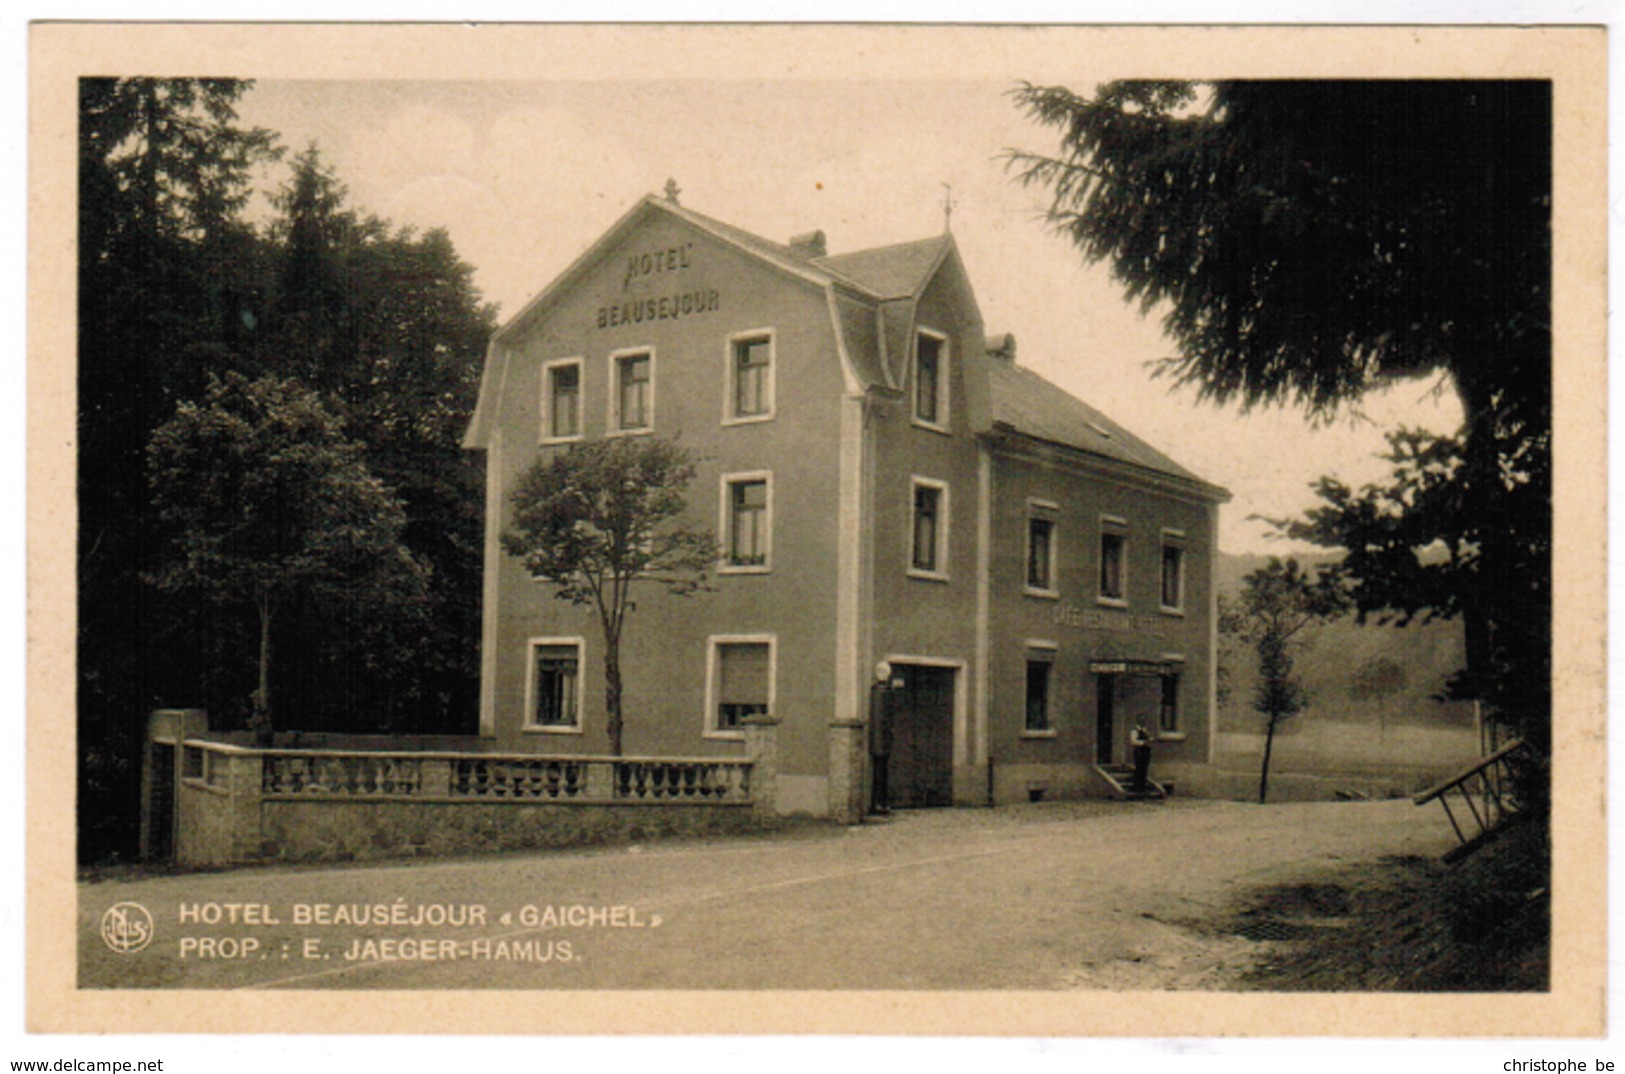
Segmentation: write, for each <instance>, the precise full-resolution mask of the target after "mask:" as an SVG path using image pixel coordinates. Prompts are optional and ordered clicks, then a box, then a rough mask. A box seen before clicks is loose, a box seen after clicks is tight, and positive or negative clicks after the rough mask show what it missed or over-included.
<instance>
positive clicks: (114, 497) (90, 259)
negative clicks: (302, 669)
mask: <svg viewBox="0 0 1625 1074" xmlns="http://www.w3.org/2000/svg"><path fill="white" fill-rule="evenodd" d="M247 88H248V83H245V82H240V81H235V80H229V79H159V78H129V79H110V78H89V79H83V80H81V82H80V85H79V123H80V127H79V176H78V185H79V265H78V272H79V281H78V354H77V360H78V378H77V386H78V409H79V414H78V490H77V491H78V507H79V541H78V550H77V553H78V554H77V573H78V577H77V583H78V623H79V649H78V676H77V683H78V693H77V704H78V723H79V742H80V744H81V754H80V767H79V787H78V790H79V801H80V817H81V818H82V820H83V823H82V824H81V825H80V847H81V851H82V852H83V853H85V854H86V855H87V856H100V855H101V854H103V853H105V852H107V851H109V850H111V849H114V848H116V847H119V846H128V845H131V844H133V841H134V837H133V833H134V825H135V818H136V815H137V811H136V808H135V772H134V765H135V763H136V761H137V759H138V757H139V753H138V749H137V746H138V743H139V736H140V733H141V728H142V726H143V721H144V719H145V713H146V711H147V710H148V709H150V708H152V707H153V706H154V705H155V704H160V703H166V702H167V703H176V704H190V703H197V702H198V701H199V699H200V698H201V696H202V694H203V692H205V691H206V689H207V686H208V684H207V677H208V676H207V668H208V666H209V663H208V659H207V656H208V652H209V648H210V646H212V645H213V644H215V643H216V642H217V641H218V640H219V639H220V638H221V636H222V635H223V634H224V633H226V632H227V629H226V628H224V627H223V625H222V624H218V623H214V622H211V621H210V617H209V616H208V615H205V614H195V613H192V612H191V610H189V609H183V608H179V607H175V606H172V605H171V603H170V602H168V601H167V600H164V599H161V598H159V599H155V598H154V595H153V594H152V593H151V592H150V590H147V589H146V588H144V587H143V586H142V583H141V581H140V578H141V575H142V573H143V572H144V571H145V570H147V569H148V568H150V567H151V565H152V564H151V558H150V557H151V550H152V548H153V547H154V545H155V543H156V540H157V523H156V519H155V516H154V514H153V512H152V510H151V507H150V505H149V503H148V500H147V495H146V484H145V472H144V463H143V449H144V446H145V444H146V440H147V437H148V435H149V434H150V433H151V431H152V429H153V428H155V427H156V426H157V425H158V424H159V423H160V422H162V421H163V420H164V419H165V418H167V417H168V416H169V414H170V413H171V412H172V411H173V409H174V406H175V403H176V401H177V400H179V399H183V398H187V397H189V396H191V395H194V394H196V393H197V392H198V391H200V390H201V388H202V385H203V378H204V371H205V369H206V368H209V367H213V366H216V365H218V364H221V363H228V364H229V363H230V362H232V361H234V360H236V359H235V356H236V355H239V354H240V353H242V352H244V351H246V350H247V349H248V347H249V346H250V344H249V342H248V341H246V340H245V339H244V338H243V334H244V332H245V331H246V327H245V324H246V323H247V322H251V321H252V320H253V308H254V300H253V296H254V294H255V293H256V287H255V282H254V279H253V266H254V263H255V257H254V254H253V238H252V233H251V231H250V230H249V229H248V227H247V226H246V225H245V224H244V223H243V221H242V210H243V207H244V204H245V202H246V199H247V197H248V196H249V194H250V191H251V185H250V184H251V178H252V172H253V169H254V168H255V167H256V166H257V165H258V164H259V163H261V162H263V161H265V160H268V159H271V158H272V157H274V156H275V154H276V152H277V149H276V145H275V139H274V137H273V135H272V134H271V133H270V132H268V131H264V130H260V129H245V128H243V127H242V126H241V125H240V124H238V122H237V117H236V112H235V106H236V103H237V102H238V101H239V100H240V98H241V96H242V94H243V92H244V91H245V90H246V89H247ZM160 653H161V654H162V655H163V658H162V659H158V658H157V657H158V654H160Z"/></svg>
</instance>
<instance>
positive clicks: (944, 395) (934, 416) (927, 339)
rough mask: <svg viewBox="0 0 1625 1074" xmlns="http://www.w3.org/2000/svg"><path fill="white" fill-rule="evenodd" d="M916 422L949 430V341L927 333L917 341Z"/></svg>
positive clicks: (915, 379)
mask: <svg viewBox="0 0 1625 1074" xmlns="http://www.w3.org/2000/svg"><path fill="white" fill-rule="evenodd" d="M914 422H915V424H917V425H924V426H926V427H928V428H932V429H936V430H938V431H941V432H946V431H947V430H948V339H947V337H946V336H941V335H938V334H937V333H935V332H929V331H924V330H922V331H920V332H919V333H918V334H917V335H915V337H914Z"/></svg>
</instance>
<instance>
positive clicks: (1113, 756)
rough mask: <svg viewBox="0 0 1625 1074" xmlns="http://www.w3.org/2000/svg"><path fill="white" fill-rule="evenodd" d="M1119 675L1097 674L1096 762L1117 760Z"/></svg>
mask: <svg viewBox="0 0 1625 1074" xmlns="http://www.w3.org/2000/svg"><path fill="white" fill-rule="evenodd" d="M1116 742H1117V676H1116V675H1097V676H1095V763H1096V764H1111V763H1113V762H1114V761H1116V760H1117V750H1116Z"/></svg>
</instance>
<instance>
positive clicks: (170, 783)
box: [142, 742, 175, 861]
mask: <svg viewBox="0 0 1625 1074" xmlns="http://www.w3.org/2000/svg"><path fill="white" fill-rule="evenodd" d="M147 748H148V749H149V750H151V751H152V753H151V757H152V761H151V765H152V784H151V786H150V788H149V790H148V792H147V794H148V797H147V816H146V833H145V834H146V837H147V842H146V846H145V847H143V848H142V849H143V852H144V854H145V855H146V859H147V860H148V861H170V860H172V859H173V858H174V857H175V747H174V746H171V745H168V744H166V743H161V742H154V743H151V744H150V745H148V747H147Z"/></svg>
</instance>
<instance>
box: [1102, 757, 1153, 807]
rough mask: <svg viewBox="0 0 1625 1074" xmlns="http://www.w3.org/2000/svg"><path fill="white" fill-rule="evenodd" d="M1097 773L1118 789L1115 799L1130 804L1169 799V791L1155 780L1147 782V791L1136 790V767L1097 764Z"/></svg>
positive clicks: (1114, 795)
mask: <svg viewBox="0 0 1625 1074" xmlns="http://www.w3.org/2000/svg"><path fill="white" fill-rule="evenodd" d="M1095 771H1096V772H1098V773H1100V775H1101V777H1102V778H1103V779H1105V781H1106V782H1107V783H1108V784H1109V785H1111V786H1112V787H1113V788H1115V789H1116V793H1115V794H1113V795H1112V797H1113V798H1121V799H1123V800H1124V801H1128V802H1160V801H1162V800H1163V799H1164V798H1167V797H1168V790H1167V788H1166V787H1164V786H1163V785H1162V784H1160V783H1158V782H1157V781H1156V780H1154V779H1147V780H1146V781H1145V784H1146V786H1145V790H1144V791H1136V790H1135V789H1134V766H1133V765H1131V764H1097V765H1095Z"/></svg>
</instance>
